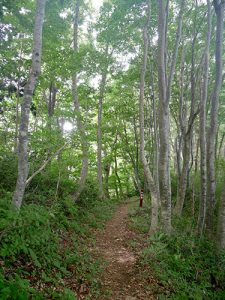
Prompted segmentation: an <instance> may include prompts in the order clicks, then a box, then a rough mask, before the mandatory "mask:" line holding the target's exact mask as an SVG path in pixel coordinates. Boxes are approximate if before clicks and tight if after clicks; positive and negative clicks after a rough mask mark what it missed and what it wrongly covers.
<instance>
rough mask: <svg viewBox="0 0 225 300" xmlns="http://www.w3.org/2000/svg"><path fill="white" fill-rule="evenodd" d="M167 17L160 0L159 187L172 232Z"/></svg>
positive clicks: (167, 225) (167, 228) (164, 224)
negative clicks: (166, 59) (167, 91)
mask: <svg viewBox="0 0 225 300" xmlns="http://www.w3.org/2000/svg"><path fill="white" fill-rule="evenodd" d="M165 19H166V10H165V6H164V1H163V0H159V1H158V35H159V37H158V86H159V121H158V124H159V140H160V149H159V189H160V202H161V224H162V228H163V230H164V231H165V232H166V233H168V234H170V232H171V191H170V175H169V134H170V132H169V103H168V102H167V97H166V86H167V83H166V63H165V48H166V45H165V36H166V32H165V25H166V24H165Z"/></svg>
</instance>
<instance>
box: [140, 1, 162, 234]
mask: <svg viewBox="0 0 225 300" xmlns="http://www.w3.org/2000/svg"><path fill="white" fill-rule="evenodd" d="M150 5H151V3H150V1H148V7H147V22H146V24H145V27H144V30H143V40H144V55H143V63H142V69H141V78H140V97H139V119H140V156H141V162H142V165H143V169H144V174H145V178H146V181H147V185H148V190H149V192H150V194H151V226H150V231H149V233H150V234H153V233H154V232H155V231H156V230H157V229H158V197H157V196H158V195H157V187H156V185H155V183H154V179H153V176H152V174H151V171H150V169H149V165H148V162H147V159H146V157H145V139H144V91H145V73H146V66H147V55H148V44H149V40H148V27H149V23H150Z"/></svg>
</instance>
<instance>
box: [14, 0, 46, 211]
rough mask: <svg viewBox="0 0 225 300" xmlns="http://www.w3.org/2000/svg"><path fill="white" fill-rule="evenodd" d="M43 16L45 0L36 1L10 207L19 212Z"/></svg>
mask: <svg viewBox="0 0 225 300" xmlns="http://www.w3.org/2000/svg"><path fill="white" fill-rule="evenodd" d="M44 14H45V0H37V10H36V16H35V24H34V33H33V53H32V65H31V70H30V74H29V78H28V81H27V84H26V86H25V88H24V96H23V103H22V107H21V118H20V129H19V146H18V150H19V152H18V177H17V183H16V189H15V192H14V195H13V200H12V206H13V208H14V209H16V210H19V209H20V207H21V205H22V201H23V196H24V192H25V187H26V180H27V176H28V128H29V114H30V106H31V101H32V96H33V92H34V89H35V86H36V84H37V80H38V77H39V74H40V72H41V55H42V28H43V22H44Z"/></svg>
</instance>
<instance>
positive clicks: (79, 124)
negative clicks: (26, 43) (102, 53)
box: [72, 0, 88, 202]
mask: <svg viewBox="0 0 225 300" xmlns="http://www.w3.org/2000/svg"><path fill="white" fill-rule="evenodd" d="M79 10H80V0H77V1H76V7H75V17H74V36H73V50H74V53H75V54H76V53H77V52H78V22H79ZM72 95H73V103H74V108H75V112H76V120H77V129H78V131H79V135H80V142H81V148H82V167H81V174H80V180H79V184H78V188H77V190H76V191H75V193H74V201H75V202H76V201H77V200H78V198H79V196H80V194H81V193H82V191H83V189H84V186H85V182H86V179H87V174H88V142H87V136H86V134H85V128H84V124H83V121H82V117H81V112H80V103H79V100H78V93H77V74H76V73H74V75H73V78H72Z"/></svg>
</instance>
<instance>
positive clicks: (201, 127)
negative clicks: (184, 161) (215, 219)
mask: <svg viewBox="0 0 225 300" xmlns="http://www.w3.org/2000/svg"><path fill="white" fill-rule="evenodd" d="M207 7H208V15H207V27H208V30H207V37H206V47H205V57H204V67H203V82H202V94H201V100H200V122H199V132H200V135H199V139H200V153H201V160H200V172H201V174H200V176H201V194H200V202H199V215H198V234H199V235H200V236H201V235H202V233H203V229H204V225H205V213H206V201H207V169H206V103H207V98H208V81H209V48H210V40H211V31H212V13H211V2H210V0H207Z"/></svg>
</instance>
